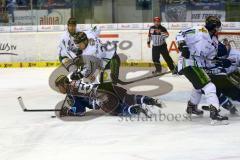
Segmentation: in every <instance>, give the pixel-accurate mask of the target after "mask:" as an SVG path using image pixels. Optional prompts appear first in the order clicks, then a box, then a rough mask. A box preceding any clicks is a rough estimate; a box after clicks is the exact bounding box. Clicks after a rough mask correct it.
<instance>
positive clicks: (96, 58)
mask: <svg viewBox="0 0 240 160" xmlns="http://www.w3.org/2000/svg"><path fill="white" fill-rule="evenodd" d="M74 42H75V44H76V46H77V47H78V48H79V49H80V50H81V51H82V54H81V56H79V57H78V58H79V59H78V61H81V62H82V64H80V63H78V66H80V67H81V68H82V69H81V72H80V73H81V74H82V76H83V77H85V78H88V77H91V76H92V75H93V74H94V73H95V72H96V70H99V71H100V73H101V72H103V71H104V70H105V69H110V70H111V73H110V77H111V79H112V82H113V83H114V84H116V83H117V81H118V75H119V67H120V58H119V56H118V55H117V53H116V46H115V45H114V44H112V43H110V42H107V43H102V42H101V40H100V39H99V38H98V36H97V35H96V32H95V31H94V30H90V31H84V32H77V33H76V34H75V35H74Z"/></svg>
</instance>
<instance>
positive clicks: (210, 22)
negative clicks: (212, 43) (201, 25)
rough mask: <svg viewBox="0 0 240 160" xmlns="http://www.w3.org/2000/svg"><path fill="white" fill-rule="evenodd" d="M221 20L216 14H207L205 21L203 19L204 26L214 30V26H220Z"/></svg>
mask: <svg viewBox="0 0 240 160" xmlns="http://www.w3.org/2000/svg"><path fill="white" fill-rule="evenodd" d="M221 25H222V24H221V21H220V19H219V18H218V17H216V16H208V17H207V18H206V21H205V27H206V28H207V29H208V30H214V29H216V28H220V27H221Z"/></svg>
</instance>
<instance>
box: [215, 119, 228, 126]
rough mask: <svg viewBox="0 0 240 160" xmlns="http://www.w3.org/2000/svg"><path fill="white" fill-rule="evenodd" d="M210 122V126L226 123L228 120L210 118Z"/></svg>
mask: <svg viewBox="0 0 240 160" xmlns="http://www.w3.org/2000/svg"><path fill="white" fill-rule="evenodd" d="M210 124H211V125H212V126H219V125H228V124H229V122H228V120H223V121H217V120H211V123H210Z"/></svg>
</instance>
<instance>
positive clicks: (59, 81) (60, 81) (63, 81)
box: [55, 75, 70, 87]
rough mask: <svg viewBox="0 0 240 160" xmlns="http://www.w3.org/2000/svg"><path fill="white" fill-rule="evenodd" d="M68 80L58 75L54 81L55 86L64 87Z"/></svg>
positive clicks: (64, 76)
mask: <svg viewBox="0 0 240 160" xmlns="http://www.w3.org/2000/svg"><path fill="white" fill-rule="evenodd" d="M69 83H70V82H69V79H68V77H67V76H66V75H60V76H58V77H57V79H56V80H55V86H56V87H58V86H60V85H65V84H69Z"/></svg>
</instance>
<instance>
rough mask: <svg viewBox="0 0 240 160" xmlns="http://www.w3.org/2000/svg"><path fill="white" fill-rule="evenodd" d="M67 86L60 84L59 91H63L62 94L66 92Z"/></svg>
mask: <svg viewBox="0 0 240 160" xmlns="http://www.w3.org/2000/svg"><path fill="white" fill-rule="evenodd" d="M66 88H67V87H65V86H63V85H60V86H58V89H59V91H60V92H61V93H62V94H66V93H67V89H66Z"/></svg>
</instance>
